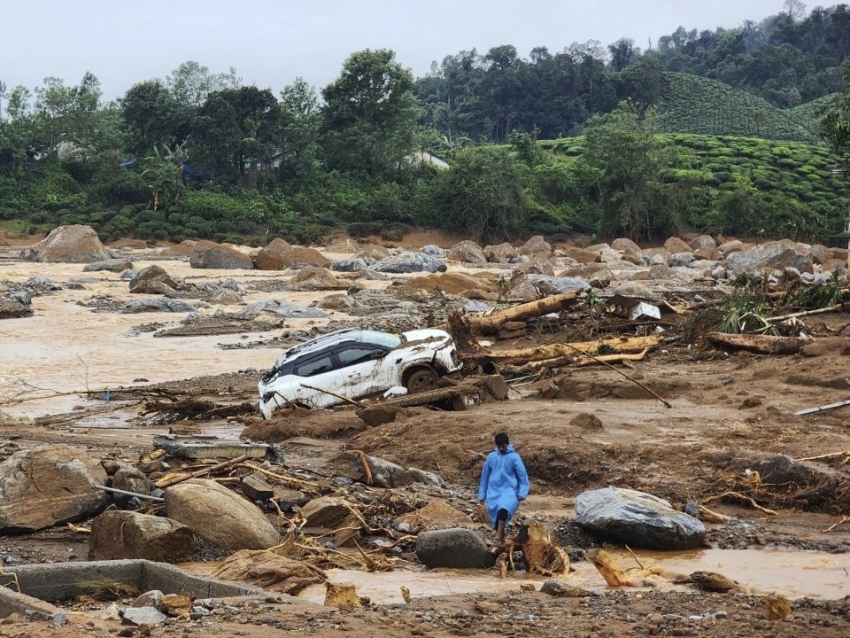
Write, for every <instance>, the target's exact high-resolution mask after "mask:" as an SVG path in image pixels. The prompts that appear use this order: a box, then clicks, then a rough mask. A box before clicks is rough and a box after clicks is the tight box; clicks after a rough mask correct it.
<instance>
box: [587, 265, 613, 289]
mask: <svg viewBox="0 0 850 638" xmlns="http://www.w3.org/2000/svg"><path fill="white" fill-rule="evenodd" d="M613 280H614V273H612V272H611V271H610V270H608V269H607V268H603V269H602V270H597V271H596V272H595V273H593V274H592V275H590V277H589V278H588V280H587V283H589V284H590V285H591V287H593V288H607V287H608V286H610V285H611V282H612V281H613Z"/></svg>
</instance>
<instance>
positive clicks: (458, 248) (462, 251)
mask: <svg viewBox="0 0 850 638" xmlns="http://www.w3.org/2000/svg"><path fill="white" fill-rule="evenodd" d="M446 258H447V259H450V260H452V261H460V262H463V263H467V264H486V263H487V257H486V256H485V255H484V251H483V250H482V249H481V246H479V245H478V244H476V243H475V242H474V241H470V240H468V239H465V240H463V241H459V242H458V243H456V244H455V245H454V246H452V247H451V249H450V250H449V253H448V255H447V256H446Z"/></svg>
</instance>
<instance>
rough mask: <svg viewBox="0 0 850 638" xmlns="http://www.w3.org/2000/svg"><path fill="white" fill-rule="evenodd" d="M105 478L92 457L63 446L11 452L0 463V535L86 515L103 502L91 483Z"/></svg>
mask: <svg viewBox="0 0 850 638" xmlns="http://www.w3.org/2000/svg"><path fill="white" fill-rule="evenodd" d="M105 482H106V472H105V471H104V470H103V468H102V467H101V465H100V463H99V462H98V461H97V460H95V459H93V458H90V457H89V456H88V455H86V454H85V453H83V452H79V451H77V450H74V449H73V448H71V447H69V446H67V445H46V446H41V447H37V448H33V449H31V450H24V451H21V452H16V453H15V454H13V455H12V456H10V457H9V458H8V459H6V460H5V461H3V462H2V463H0V535H2V534H13V533H27V532H34V531H36V530H40V529H46V528H48V527H53V526H54V525H61V524H63V523H71V522H74V521H79V520H82V519H84V518H88V517H89V516H91V515H92V514H95V513H97V512H98V511H100V510H101V509H103V507H105V506H106V494H105V493H104V492H102V491H99V490H96V489H95V487H94V486H95V485H103V484H104V483H105Z"/></svg>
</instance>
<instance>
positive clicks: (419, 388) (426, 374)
mask: <svg viewBox="0 0 850 638" xmlns="http://www.w3.org/2000/svg"><path fill="white" fill-rule="evenodd" d="M437 378H438V377H437V373H436V372H434V371H433V370H431V368H419V369H417V370H414V371H413V373H411V375H410V376H409V377H407V382H406V383H405V384H404V386H405V387H406V388H407V391H408V392H410V393H411V394H414V393H415V392H425V391H426V390H433V389H434V388H436V387H437Z"/></svg>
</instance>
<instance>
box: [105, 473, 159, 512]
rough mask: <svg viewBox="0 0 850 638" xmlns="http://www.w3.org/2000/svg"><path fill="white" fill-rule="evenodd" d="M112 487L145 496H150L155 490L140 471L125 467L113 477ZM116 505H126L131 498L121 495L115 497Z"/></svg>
mask: <svg viewBox="0 0 850 638" xmlns="http://www.w3.org/2000/svg"><path fill="white" fill-rule="evenodd" d="M112 487H114V488H115V489H117V490H124V491H125V492H133V493H134V494H144V495H146V496H149V495H150V493H151V490H152V489H154V484H153V483H152V482H151V481H150V480H149V479H148V477H147V476H145V475H144V474H143V473H142V472H141V471H140V470H138V469H137V468H135V467H130V466H127V465H125V466H123V467H119V468H118V471H116V472H115V475H114V476H113V477H112ZM113 498H114V499H115V502H116V503H119V504H120V505H122V506H123V505H126V503H127V501H129V500H130V497H129V496H123V495H121V494H115V495H113Z"/></svg>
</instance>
